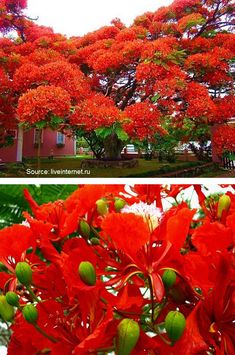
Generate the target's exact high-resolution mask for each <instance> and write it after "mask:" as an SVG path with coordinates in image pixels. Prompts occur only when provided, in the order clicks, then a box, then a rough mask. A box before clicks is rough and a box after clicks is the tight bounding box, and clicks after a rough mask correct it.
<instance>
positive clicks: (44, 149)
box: [0, 129, 76, 162]
mask: <svg viewBox="0 0 235 355" xmlns="http://www.w3.org/2000/svg"><path fill="white" fill-rule="evenodd" d="M34 136H35V131H34V130H33V129H32V130H31V131H27V132H24V140H23V157H26V158H31V157H36V156H37V147H36V146H35V144H34ZM14 142H15V143H14V145H13V146H9V147H4V148H0V159H2V160H3V161H4V162H15V161H16V156H17V138H16V139H15V140H14ZM75 150H76V147H75V144H74V140H73V138H68V137H64V146H63V147H59V146H58V145H57V132H55V131H52V130H49V129H45V130H43V134H42V143H41V154H40V155H41V156H42V157H48V156H50V155H52V151H53V155H54V156H65V155H75V154H76V151H75Z"/></svg>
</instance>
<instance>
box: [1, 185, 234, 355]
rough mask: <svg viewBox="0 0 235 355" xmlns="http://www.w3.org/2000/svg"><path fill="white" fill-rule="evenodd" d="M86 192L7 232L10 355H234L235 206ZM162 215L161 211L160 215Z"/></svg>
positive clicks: (158, 192) (134, 191)
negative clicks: (169, 204)
mask: <svg viewBox="0 0 235 355" xmlns="http://www.w3.org/2000/svg"><path fill="white" fill-rule="evenodd" d="M188 187H189V186H186V185H175V186H172V187H171V188H169V187H168V188H167V187H165V186H160V185H156V186H153V185H151V186H147V185H146V186H145V185H141V186H139V185H136V187H132V188H129V189H128V190H127V189H126V188H125V186H122V185H114V186H112V185H99V186H91V185H88V186H83V187H80V188H78V190H77V191H75V192H74V193H73V194H72V195H71V196H70V197H69V198H68V199H67V200H65V201H56V202H53V203H48V204H45V205H42V206H39V205H38V204H37V203H36V202H35V201H34V200H33V199H32V197H31V196H30V194H29V193H28V192H27V191H25V197H26V199H27V200H28V202H29V204H30V206H31V208H32V212H33V217H32V216H30V215H29V214H28V213H25V214H24V216H25V218H26V220H27V221H26V222H25V223H24V224H23V225H13V226H11V227H7V228H5V229H3V230H1V231H0V291H1V295H0V315H1V317H2V318H3V319H4V320H5V321H6V322H7V323H8V324H9V325H10V327H11V330H12V335H11V339H10V344H9V347H8V354H9V355H11V354H14V353H16V354H19V355H20V354H34V353H44V352H47V353H51V354H55V355H59V354H61V353H63V354H64V355H70V354H78V355H80V354H84V355H85V354H89V353H93V354H107V353H111V352H112V351H115V353H117V354H120V355H121V354H133V355H134V354H145V353H149V354H156V355H165V354H174V355H176V354H178V355H183V354H188V355H189V354H190V355H198V354H199V353H200V354H204V353H207V352H212V353H213V352H214V353H216V354H226V355H232V354H234V351H235V348H234V344H235V335H234V321H235V312H234V306H235V303H234V300H235V299H234V290H235V288H234V287H235V268H234V239H235V194H234V193H231V192H227V193H226V194H222V195H221V196H219V195H217V196H215V195H213V196H211V197H209V198H206V197H205V195H204V194H203V192H202V190H201V187H200V186H199V185H196V186H194V189H195V191H196V193H197V195H198V200H199V202H200V204H201V213H200V214H197V213H196V212H197V211H196V210H195V209H191V208H190V206H189V205H188V204H187V203H186V202H181V203H177V205H173V207H171V208H170V209H168V210H166V211H165V210H164V209H163V208H162V205H163V204H164V199H165V198H166V199H167V200H169V198H172V199H174V201H177V200H178V198H177V197H178V194H179V193H180V192H181V191H183V190H185V189H187V188H188ZM157 206H158V207H157Z"/></svg>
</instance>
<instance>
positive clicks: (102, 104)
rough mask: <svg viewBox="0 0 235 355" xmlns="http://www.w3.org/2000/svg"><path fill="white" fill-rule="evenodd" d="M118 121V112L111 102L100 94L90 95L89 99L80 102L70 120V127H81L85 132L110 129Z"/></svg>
mask: <svg viewBox="0 0 235 355" xmlns="http://www.w3.org/2000/svg"><path fill="white" fill-rule="evenodd" d="M119 120H120V111H119V110H118V108H117V107H115V105H114V102H113V100H112V99H111V98H109V97H105V96H103V95H101V94H92V95H91V97H90V98H88V99H86V100H84V101H81V102H80V104H79V105H78V106H76V107H75V111H74V113H73V114H72V115H71V118H70V122H71V123H72V125H74V126H81V128H84V129H85V130H86V131H93V130H94V129H97V128H100V127H111V126H112V125H113V124H114V123H115V122H117V121H119Z"/></svg>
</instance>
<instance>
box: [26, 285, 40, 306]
mask: <svg viewBox="0 0 235 355" xmlns="http://www.w3.org/2000/svg"><path fill="white" fill-rule="evenodd" d="M26 289H27V291H28V292H29V294H30V296H31V297H32V298H33V299H34V300H35V301H36V302H38V303H40V302H41V300H40V299H39V298H38V297H37V296H36V295H35V293H34V292H33V290H32V289H31V287H30V286H26Z"/></svg>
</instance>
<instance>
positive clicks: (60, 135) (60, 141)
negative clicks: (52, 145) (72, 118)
mask: <svg viewBox="0 0 235 355" xmlns="http://www.w3.org/2000/svg"><path fill="white" fill-rule="evenodd" d="M56 143H57V144H64V143H65V135H64V134H63V133H61V132H57V142H56Z"/></svg>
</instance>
